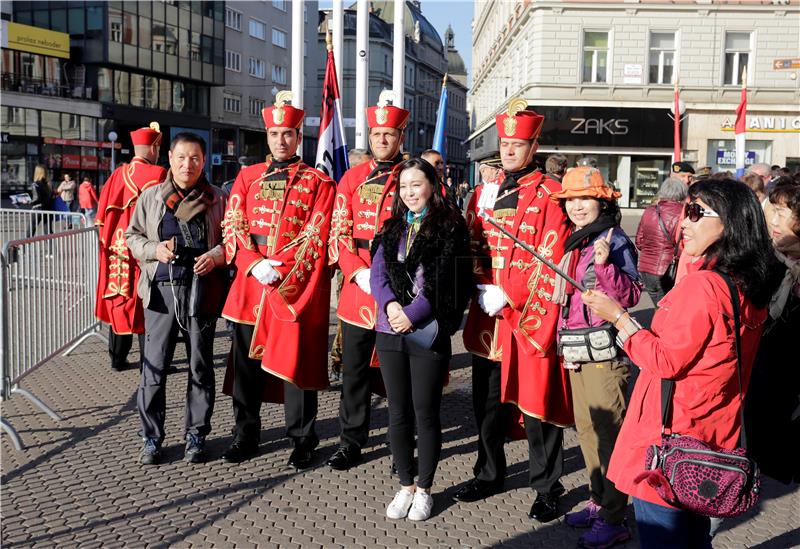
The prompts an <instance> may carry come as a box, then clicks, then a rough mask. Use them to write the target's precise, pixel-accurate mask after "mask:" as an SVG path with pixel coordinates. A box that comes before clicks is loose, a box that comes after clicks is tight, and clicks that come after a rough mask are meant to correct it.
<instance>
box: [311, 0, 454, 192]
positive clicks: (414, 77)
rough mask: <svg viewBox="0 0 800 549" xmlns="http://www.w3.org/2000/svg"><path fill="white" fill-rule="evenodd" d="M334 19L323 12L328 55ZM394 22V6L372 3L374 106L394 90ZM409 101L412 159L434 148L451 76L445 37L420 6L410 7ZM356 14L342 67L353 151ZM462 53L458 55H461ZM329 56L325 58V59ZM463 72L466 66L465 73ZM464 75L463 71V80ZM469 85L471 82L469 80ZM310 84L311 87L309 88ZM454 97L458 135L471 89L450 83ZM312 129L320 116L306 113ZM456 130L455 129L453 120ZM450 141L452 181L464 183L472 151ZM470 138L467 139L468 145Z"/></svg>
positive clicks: (320, 43) (347, 19)
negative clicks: (444, 89)
mask: <svg viewBox="0 0 800 549" xmlns="http://www.w3.org/2000/svg"><path fill="white" fill-rule="evenodd" d="M330 20H331V10H322V11H321V12H320V24H319V28H318V34H317V47H318V48H319V49H320V51H322V52H324V51H325V34H326V32H327V30H328V25H329V23H330ZM393 20H394V7H393V3H392V2H390V1H382V2H371V3H370V14H369V75H368V78H369V84H368V93H367V102H368V104H369V105H374V104H375V103H376V102H377V101H378V96H379V95H380V93H381V91H383V90H385V89H392V69H393V66H392V65H393V51H394V48H393ZM404 21H405V23H404V24H405V43H406V44H405V48H406V61H405V99H404V105H403V107H404V108H406V109H408V110H409V111H411V117H410V119H409V123H408V126H407V127H406V132H405V134H406V137H405V142H404V145H403V149H404V150H405V151H406V152H409V153H411V154H414V155H416V154H419V153H421V152H422V151H424V150H425V149H429V148H431V146H432V144H433V134H434V130H435V128H436V113H437V109H438V107H439V98H440V95H441V90H442V82H443V79H444V75H445V73H447V72H448V50H447V48H446V47H445V45H444V43H443V42H442V39H441V37H440V36H439V33H438V32H437V31H436V29H435V28H434V27H433V25H431V23H430V22H429V21H428V20H427V19H426V18H425V16H424V15H423V14H422V11H421V9H420V6H419V3H418V2H410V1H407V2H406V13H405V19H404ZM355 49H356V10H355V9H347V10H344V46H343V52H342V57H341V59H342V62H343V64H344V67H337V68H336V69H337V71H340V72H342V89H341V90H340V92H341V95H342V111H343V112H342V116H343V118H344V126H345V135H346V138H347V143H348V147H351V148H352V147H353V146H355V80H356V74H355V59H356V51H355ZM456 54H457V52H456ZM323 55H324V54H323ZM459 70H463V61H462V62H461V68H460V69H459ZM460 74H461V72H459V75H460ZM324 76H325V67H324V65H323V66H322V67H320V70H319V72H318V73H317V76H316V79H315V80H316V85H315V86H314V89H315V90H316V94H317V95H316V97H315V98H314V99H313V104H314V105H320V104H321V102H322V82H323V80H324ZM464 79H465V80H466V78H464ZM309 84H310V83H309ZM447 86H448V93H450V92H451V90H452V93H453V96H455V97H456V99H455V100H449V101H448V127H447V132H448V134H451V132H455V133H452V135H462V134H463V135H464V138H466V132H465V131H464V132H462V133H461V134H459V133H457V132H458V130H456V129H455V121H456V120H463V119H466V110H465V109H466V101H465V100H459V99H458V97H461V95H460V94H463V95H465V94H466V86H465V85H463V84H461V83H460V82H459V81H458V80H456V79H453V78H448V84H447ZM306 112H307V115H308V116H309V117H310V118H311V119H310V120H309V119H308V118H307V120H306V126H308V127H309V132H313V129H312V127H311V125H312V124H314V123H316V124H317V125H318V124H319V119H318V118H314V117H318V113H317V111H313V110H310V109H309V108H307V109H306ZM451 120H452V121H453V123H454V125H453V126H451V125H450V121H451ZM451 141H452V139H448V145H447V147H448V150H447V164H448V168H449V171H450V174H451V176H452V177H454V179H455V180H459V179H461V178H462V177H463V176H464V172H465V169H466V151H465V147H464V146H463V145H461V146H452V154H451V144H450V143H451ZM463 141H464V139H462V140H461V142H462V143H463Z"/></svg>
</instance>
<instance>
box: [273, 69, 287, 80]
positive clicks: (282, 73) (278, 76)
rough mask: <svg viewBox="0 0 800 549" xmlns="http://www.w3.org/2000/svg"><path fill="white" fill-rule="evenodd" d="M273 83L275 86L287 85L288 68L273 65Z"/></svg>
mask: <svg viewBox="0 0 800 549" xmlns="http://www.w3.org/2000/svg"><path fill="white" fill-rule="evenodd" d="M272 82H273V83H275V84H286V67H282V66H280V65H272Z"/></svg>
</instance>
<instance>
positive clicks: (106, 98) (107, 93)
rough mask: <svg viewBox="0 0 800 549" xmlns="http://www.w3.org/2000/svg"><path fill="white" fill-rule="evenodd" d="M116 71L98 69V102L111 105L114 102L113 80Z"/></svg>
mask: <svg viewBox="0 0 800 549" xmlns="http://www.w3.org/2000/svg"><path fill="white" fill-rule="evenodd" d="M113 74H114V71H112V70H111V69H105V68H99V69H97V100H98V101H100V102H101V103H111V102H113V101H114V94H113V86H112V85H111V80H112V78H113Z"/></svg>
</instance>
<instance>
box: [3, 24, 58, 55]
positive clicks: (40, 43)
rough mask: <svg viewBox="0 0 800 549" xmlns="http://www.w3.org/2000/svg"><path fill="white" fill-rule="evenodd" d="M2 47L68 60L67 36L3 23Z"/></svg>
mask: <svg viewBox="0 0 800 549" xmlns="http://www.w3.org/2000/svg"><path fill="white" fill-rule="evenodd" d="M2 47H4V48H9V49H12V50H17V51H26V52H29V53H38V54H40V55H50V56H52V57H63V58H64V59H69V34H67V33H65V32H56V31H51V30H46V29H40V28H38V27H31V26H28V25H21V24H19V23H11V22H9V21H3V24H2Z"/></svg>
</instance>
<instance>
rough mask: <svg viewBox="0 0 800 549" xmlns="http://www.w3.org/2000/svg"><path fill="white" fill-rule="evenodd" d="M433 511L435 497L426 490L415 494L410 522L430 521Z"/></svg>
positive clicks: (409, 517) (409, 516)
mask: <svg viewBox="0 0 800 549" xmlns="http://www.w3.org/2000/svg"><path fill="white" fill-rule="evenodd" d="M431 511H433V496H432V495H430V494H429V493H428V492H426V491H425V490H420V489H419V488H418V489H417V491H416V492H414V501H413V503H412V504H411V510H410V511H409V512H408V520H428V518H429V517H430V516H431Z"/></svg>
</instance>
